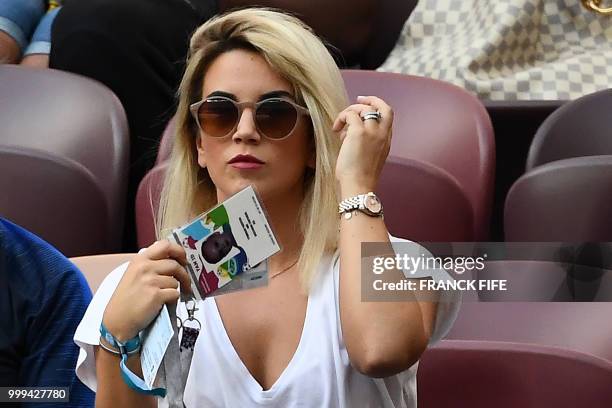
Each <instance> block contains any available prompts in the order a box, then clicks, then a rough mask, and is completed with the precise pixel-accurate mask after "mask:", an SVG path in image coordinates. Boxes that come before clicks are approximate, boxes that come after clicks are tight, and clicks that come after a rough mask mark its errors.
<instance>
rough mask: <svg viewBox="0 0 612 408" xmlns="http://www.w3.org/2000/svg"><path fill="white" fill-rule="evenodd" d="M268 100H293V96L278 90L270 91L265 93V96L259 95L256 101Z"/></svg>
mask: <svg viewBox="0 0 612 408" xmlns="http://www.w3.org/2000/svg"><path fill="white" fill-rule="evenodd" d="M270 98H289V99H291V100H293V95H292V94H291V93H290V92H287V91H280V90H279V91H271V92H266V93H265V94H263V95H261V96H260V97H259V99H258V100H257V101H258V102H259V101H263V100H264V99H270Z"/></svg>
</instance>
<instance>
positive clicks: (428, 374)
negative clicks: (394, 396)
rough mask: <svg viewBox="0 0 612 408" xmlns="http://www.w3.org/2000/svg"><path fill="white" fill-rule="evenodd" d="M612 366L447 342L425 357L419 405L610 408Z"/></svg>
mask: <svg viewBox="0 0 612 408" xmlns="http://www.w3.org/2000/svg"><path fill="white" fill-rule="evenodd" d="M611 378H612V364H611V363H610V362H607V361H603V360H600V359H598V358H596V357H593V356H590V355H588V354H583V353H578V352H573V351H570V350H563V349H557V348H553V347H546V346H537V345H530V344H516V343H504V342H485V341H456V340H455V341H452V340H446V341H442V342H441V343H440V344H439V345H438V346H436V347H433V348H431V349H429V350H427V351H426V352H425V353H424V354H423V356H422V357H421V360H420V363H419V370H418V374H417V388H418V395H419V406H420V407H425V408H438V407H440V408H447V407H453V408H490V407H496V408H516V407H556V408H574V407H590V408H605V407H609V406H612V387H610V379H611Z"/></svg>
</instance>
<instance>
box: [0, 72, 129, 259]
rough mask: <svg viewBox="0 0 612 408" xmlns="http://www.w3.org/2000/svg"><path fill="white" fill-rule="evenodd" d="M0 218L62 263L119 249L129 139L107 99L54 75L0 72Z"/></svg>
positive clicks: (117, 107) (85, 82)
mask: <svg viewBox="0 0 612 408" xmlns="http://www.w3.org/2000/svg"><path fill="white" fill-rule="evenodd" d="M0 106H2V109H0V123H1V124H2V126H0V191H3V194H2V195H0V214H2V215H3V216H4V217H6V218H8V219H10V220H12V221H13V222H16V223H18V224H20V225H22V226H24V227H25V228H27V229H29V230H31V231H32V232H34V233H35V234H37V235H39V236H40V237H42V238H43V239H45V240H46V241H48V242H49V243H51V244H53V245H54V246H55V247H57V248H58V249H59V250H60V251H62V252H63V253H64V254H65V255H67V256H78V255H89V254H96V253H107V252H116V251H118V250H119V249H120V248H121V236H122V232H123V219H124V212H125V210H124V208H125V204H126V203H125V201H126V200H125V192H126V182H127V173H128V154H129V137H128V127H127V122H126V118H125V113H124V111H123V108H122V106H121V104H120V103H119V101H118V100H117V98H116V97H115V95H114V94H113V93H112V92H111V91H110V90H108V89H107V88H105V87H104V86H103V85H101V84H99V83H97V82H95V81H92V80H90V79H87V78H84V77H80V76H76V75H73V74H68V73H65V72H60V71H55V70H38V69H28V68H24V67H19V66H11V65H1V66H0Z"/></svg>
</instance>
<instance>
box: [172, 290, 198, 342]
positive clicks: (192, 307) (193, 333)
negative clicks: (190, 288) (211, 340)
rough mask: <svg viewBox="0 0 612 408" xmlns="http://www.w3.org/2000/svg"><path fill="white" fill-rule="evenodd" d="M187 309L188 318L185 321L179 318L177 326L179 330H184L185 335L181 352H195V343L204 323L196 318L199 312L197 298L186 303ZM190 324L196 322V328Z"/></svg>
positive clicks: (183, 335)
mask: <svg viewBox="0 0 612 408" xmlns="http://www.w3.org/2000/svg"><path fill="white" fill-rule="evenodd" d="M185 308H186V309H187V318H186V319H185V320H184V321H183V320H181V318H180V317H178V316H177V320H178V323H177V326H178V329H179V330H183V334H182V337H181V344H180V348H179V350H180V352H181V353H182V352H183V350H190V351H193V347H194V346H195V342H196V340H197V339H198V334H200V330H201V329H202V323H200V321H199V320H198V319H197V318H196V317H195V312H196V310H198V308H197V307H196V300H195V298H191V299H189V300H188V301H187V302H185ZM189 322H195V327H190V326H188V325H187V323H189Z"/></svg>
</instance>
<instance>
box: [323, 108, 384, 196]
mask: <svg viewBox="0 0 612 408" xmlns="http://www.w3.org/2000/svg"><path fill="white" fill-rule="evenodd" d="M375 111H378V112H380V115H381V118H380V120H376V119H367V120H363V119H362V117H363V115H364V114H365V113H367V112H375ZM392 124H393V110H392V109H391V107H390V106H389V105H387V104H386V103H385V101H383V100H382V99H380V98H377V97H375V96H359V97H357V103H356V104H354V105H350V106H349V107H348V108H346V109H344V110H343V111H342V112H340V114H339V115H338V117H337V118H336V120H335V122H334V125H333V130H334V131H335V132H340V140H341V142H342V146H341V147H340V153H339V155H338V160H337V162H336V179H337V180H338V182H339V183H340V187H341V189H342V190H346V192H347V193H348V194H362V193H366V192H368V191H373V190H374V189H375V188H376V184H377V183H378V177H379V176H380V172H381V170H382V167H383V165H384V164H385V160H386V159H387V156H388V154H389V148H390V146H391V125H392ZM357 190H359V191H357ZM361 190H364V191H361ZM343 195H345V194H344V193H343Z"/></svg>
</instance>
